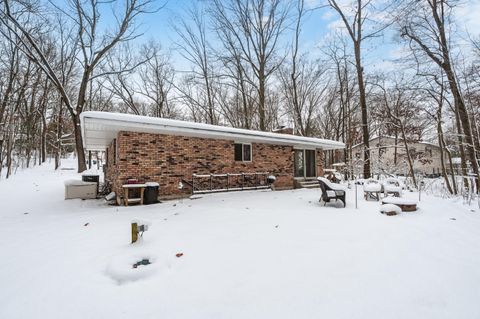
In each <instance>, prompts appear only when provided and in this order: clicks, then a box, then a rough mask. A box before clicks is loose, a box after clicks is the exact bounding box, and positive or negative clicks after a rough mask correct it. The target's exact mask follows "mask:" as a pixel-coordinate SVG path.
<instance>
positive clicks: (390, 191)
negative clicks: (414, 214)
mask: <svg viewBox="0 0 480 319" xmlns="http://www.w3.org/2000/svg"><path fill="white" fill-rule="evenodd" d="M383 194H384V195H385V196H387V195H393V196H395V197H400V196H401V195H402V183H401V182H400V180H398V179H397V178H394V177H389V178H387V179H385V180H384V181H383Z"/></svg>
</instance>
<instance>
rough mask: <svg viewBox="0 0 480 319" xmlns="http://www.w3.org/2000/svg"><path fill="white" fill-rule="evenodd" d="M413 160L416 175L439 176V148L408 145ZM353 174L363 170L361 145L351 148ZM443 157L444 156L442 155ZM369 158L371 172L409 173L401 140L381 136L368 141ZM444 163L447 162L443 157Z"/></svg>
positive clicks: (424, 144)
mask: <svg viewBox="0 0 480 319" xmlns="http://www.w3.org/2000/svg"><path fill="white" fill-rule="evenodd" d="M408 148H409V151H410V154H411V156H412V159H413V170H414V172H415V173H416V174H424V175H430V174H435V175H437V174H438V175H439V174H441V172H442V165H441V156H440V147H439V146H438V145H436V144H433V143H429V142H421V141H420V142H412V143H408ZM352 156H353V164H354V173H355V174H361V172H362V170H363V160H364V158H363V143H360V144H357V145H354V146H353V147H352ZM444 156H445V155H444ZM370 158H371V161H372V163H371V167H372V172H373V173H374V174H376V173H384V172H386V173H393V174H403V175H406V174H407V173H408V172H409V167H408V160H407V153H406V149H405V146H404V143H403V140H401V139H397V142H396V143H395V138H394V137H389V136H382V137H378V136H377V137H374V138H372V139H370ZM445 161H447V159H446V156H445Z"/></svg>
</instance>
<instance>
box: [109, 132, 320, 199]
mask: <svg viewBox="0 0 480 319" xmlns="http://www.w3.org/2000/svg"><path fill="white" fill-rule="evenodd" d="M111 149H112V145H111V146H110V147H109V149H108V152H109V163H108V164H109V165H108V169H107V171H108V173H107V177H108V178H111V181H112V183H113V190H114V191H116V192H117V194H122V191H121V185H122V184H124V183H125V182H126V180H127V179H129V178H137V179H139V180H140V181H141V182H149V181H154V182H158V183H159V184H160V195H162V196H179V195H182V193H183V194H185V193H189V192H191V188H190V187H185V188H184V189H183V190H179V189H178V185H179V182H180V181H181V180H182V179H184V180H187V181H191V180H192V175H193V174H226V173H242V172H243V173H254V172H269V173H270V174H272V175H274V176H275V177H276V178H277V179H276V181H275V184H274V185H275V187H277V188H292V187H293V185H294V183H293V147H291V146H282V145H271V144H259V143H252V161H251V162H238V161H235V160H234V142H233V141H229V140H218V139H205V138H197V137H183V136H173V135H162V134H150V133H136V132H119V133H118V136H117V152H118V154H117V163H116V165H112V164H111V163H110V162H113V159H111V157H113V151H112V150H111ZM110 154H112V156H110ZM321 154H322V151H320V150H319V151H318V152H317V163H318V165H319V166H321V163H322V161H321V160H319V157H322V155H321ZM320 169H321V168H320ZM110 170H111V172H110ZM185 186H186V185H185Z"/></svg>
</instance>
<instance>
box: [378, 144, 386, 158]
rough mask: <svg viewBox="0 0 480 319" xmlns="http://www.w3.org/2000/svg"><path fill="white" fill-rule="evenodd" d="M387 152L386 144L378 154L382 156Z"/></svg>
mask: <svg viewBox="0 0 480 319" xmlns="http://www.w3.org/2000/svg"><path fill="white" fill-rule="evenodd" d="M386 152H387V148H386V147H385V146H381V147H380V149H379V151H378V155H379V156H382V155H383V154H385V153H386Z"/></svg>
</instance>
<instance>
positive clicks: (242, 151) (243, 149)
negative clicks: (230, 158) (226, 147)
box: [234, 143, 252, 162]
mask: <svg viewBox="0 0 480 319" xmlns="http://www.w3.org/2000/svg"><path fill="white" fill-rule="evenodd" d="M234 156H235V161H237V162H251V161H252V144H245V143H235V144H234Z"/></svg>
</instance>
